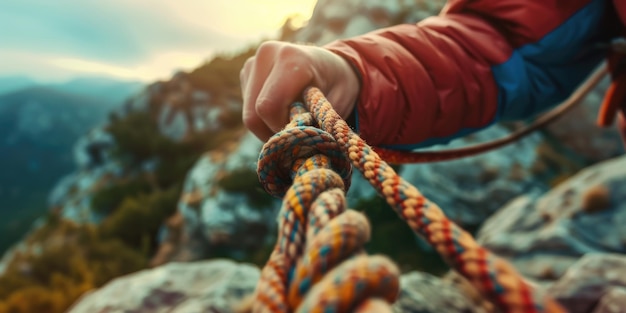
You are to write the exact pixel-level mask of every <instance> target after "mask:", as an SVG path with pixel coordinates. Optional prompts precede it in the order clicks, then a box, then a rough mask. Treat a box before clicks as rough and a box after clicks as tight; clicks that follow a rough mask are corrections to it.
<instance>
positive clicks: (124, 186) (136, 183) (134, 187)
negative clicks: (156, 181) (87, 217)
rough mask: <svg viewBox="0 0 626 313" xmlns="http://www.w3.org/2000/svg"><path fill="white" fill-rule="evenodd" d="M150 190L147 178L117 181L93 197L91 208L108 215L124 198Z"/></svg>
mask: <svg viewBox="0 0 626 313" xmlns="http://www.w3.org/2000/svg"><path fill="white" fill-rule="evenodd" d="M149 191H150V183H149V182H148V181H147V179H145V178H134V179H131V180H129V181H126V182H117V183H114V184H111V185H109V186H107V187H104V188H102V189H100V190H99V191H98V192H97V193H95V194H94V195H93V197H92V199H91V208H92V210H94V211H95V212H98V213H102V214H105V215H108V214H110V213H112V212H113V210H114V209H115V208H117V207H118V206H119V205H120V204H121V203H122V201H123V200H124V199H126V198H129V197H134V196H138V195H140V194H142V193H146V192H149Z"/></svg>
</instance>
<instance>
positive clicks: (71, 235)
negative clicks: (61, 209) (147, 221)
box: [0, 218, 147, 313]
mask: <svg viewBox="0 0 626 313" xmlns="http://www.w3.org/2000/svg"><path fill="white" fill-rule="evenodd" d="M35 239H37V240H36V241H35ZM26 242H27V243H31V245H32V243H33V242H36V245H37V247H39V248H38V249H35V250H32V249H31V250H30V251H27V252H21V253H20V254H19V255H17V256H16V257H15V258H13V260H12V261H11V262H9V263H8V264H7V268H6V271H5V272H4V273H3V275H1V276H0V313H4V312H7V313H27V312H44V313H57V312H65V311H66V310H67V309H68V308H69V307H70V306H71V305H72V304H73V303H74V302H75V301H76V299H78V298H79V297H80V296H81V295H82V294H83V293H85V292H86V291H88V290H91V289H93V288H97V287H100V286H102V285H104V284H105V283H107V282H108V281H110V280H111V279H113V278H115V277H118V276H122V275H125V274H128V273H131V272H134V271H137V270H139V269H141V268H144V267H145V266H146V263H147V260H146V258H145V257H143V256H142V255H141V254H139V253H137V252H136V251H134V250H131V249H129V248H128V247H127V246H125V245H123V244H121V243H120V242H119V241H118V240H115V239H103V238H101V237H99V236H98V235H97V232H96V230H95V228H94V227H93V226H86V225H77V224H74V223H72V222H69V221H66V220H60V219H55V218H49V219H47V220H46V222H45V224H44V225H43V226H42V227H41V228H40V229H39V230H37V231H35V232H34V233H33V234H32V235H31V236H29V238H28V240H27V241H26ZM34 251H36V252H34Z"/></svg>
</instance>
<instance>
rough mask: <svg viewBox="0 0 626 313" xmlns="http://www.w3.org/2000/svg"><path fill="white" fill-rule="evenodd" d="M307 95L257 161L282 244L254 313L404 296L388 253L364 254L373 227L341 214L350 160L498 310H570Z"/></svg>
mask: <svg viewBox="0 0 626 313" xmlns="http://www.w3.org/2000/svg"><path fill="white" fill-rule="evenodd" d="M304 95H305V103H306V110H305V108H303V107H302V105H301V104H296V105H294V106H293V109H292V113H291V122H290V123H289V125H287V127H286V128H285V129H284V130H283V131H281V132H279V133H278V134H276V135H275V136H274V137H272V138H271V139H270V140H269V141H268V142H267V143H266V144H265V146H264V148H263V150H262V152H261V155H260V157H259V163H258V174H259V179H260V180H261V182H262V183H263V185H264V186H265V189H266V190H267V191H268V192H269V193H270V194H272V195H274V196H278V197H284V198H283V205H282V208H281V211H280V215H279V237H278V242H277V244H276V247H275V249H274V251H273V253H272V254H271V256H270V259H269V261H268V263H267V264H266V266H265V267H264V268H263V271H262V274H261V280H260V282H259V284H258V286H257V289H256V298H255V303H254V305H253V311H254V312H292V311H295V312H354V311H358V312H365V311H366V310H368V308H371V310H372V312H384V311H383V310H382V309H378V307H379V306H381V305H382V304H381V300H384V301H386V302H392V301H393V300H394V298H395V296H396V295H397V292H398V280H397V275H398V270H397V268H396V267H395V266H394V265H393V264H392V263H391V262H389V261H388V260H387V259H385V258H383V257H367V256H365V255H363V253H362V245H363V243H364V242H365V241H366V240H367V238H368V236H369V225H367V222H366V221H365V219H364V218H363V217H362V216H360V215H359V214H358V213H356V212H352V211H349V210H345V208H344V207H345V198H344V190H347V186H348V183H349V179H350V172H351V169H350V166H349V164H347V161H346V157H347V158H348V159H349V161H350V162H351V164H352V165H353V166H354V167H356V168H357V169H358V170H359V171H360V172H361V173H362V174H363V176H364V177H365V178H366V179H367V180H368V181H369V182H370V183H371V184H372V186H374V188H375V189H376V190H377V191H378V193H379V194H380V195H381V196H382V197H384V198H385V199H386V201H387V202H388V203H389V205H390V206H391V207H392V208H393V209H394V210H395V211H396V213H398V215H399V216H400V217H401V218H402V219H403V220H404V221H406V223H407V224H408V225H409V226H410V227H411V229H412V230H413V231H414V232H415V233H416V234H418V235H420V236H422V237H423V238H424V239H425V240H426V241H427V242H428V243H429V244H430V245H431V246H433V247H434V248H435V249H436V250H437V251H438V253H439V254H440V255H441V256H442V257H443V259H444V260H445V261H446V262H447V263H448V264H449V265H450V266H451V267H452V268H453V269H455V270H456V271H458V272H459V273H460V274H461V275H463V276H464V277H465V278H466V279H467V280H468V281H469V282H470V283H471V284H472V285H473V286H474V287H475V288H476V289H477V290H479V291H480V292H481V293H482V294H483V295H484V296H485V297H486V298H487V299H489V300H491V301H492V302H493V303H494V304H495V305H496V306H497V307H498V308H499V309H500V310H501V311H503V312H565V311H564V310H563V309H562V308H561V307H560V306H559V305H558V304H557V303H556V302H555V301H554V300H552V299H551V298H549V297H547V296H541V295H540V294H538V292H537V290H535V289H533V288H532V286H531V285H529V284H528V283H527V282H526V281H525V280H524V279H523V278H522V276H521V275H520V274H518V273H517V272H516V271H515V269H514V268H513V267H512V266H511V265H510V264H509V263H508V262H506V261H505V260H503V259H501V258H498V257H497V256H495V255H493V254H491V253H490V252H489V251H487V250H486V249H485V248H483V247H481V246H480V245H478V243H476V241H475V240H474V238H473V237H472V236H471V235H470V234H469V233H467V232H465V231H464V230H463V229H461V228H460V227H458V226H457V225H456V224H454V223H453V222H451V221H450V220H449V219H447V218H446V217H445V215H444V213H443V211H442V210H441V209H440V208H439V207H438V206H437V205H436V204H435V203H433V202H430V201H429V200H428V199H426V198H425V197H424V196H423V195H422V194H421V193H420V192H419V191H418V190H417V189H416V188H415V187H414V186H412V185H411V184H410V183H408V182H406V181H405V180H404V179H402V178H401V177H400V176H398V175H397V174H396V173H395V172H394V170H393V169H392V168H391V167H390V166H389V165H388V164H387V163H386V162H384V161H383V160H382V159H381V158H380V157H379V156H378V154H377V153H376V152H374V151H373V150H372V148H371V147H370V146H368V145H367V144H366V143H365V142H364V141H363V140H362V139H361V138H360V137H359V136H358V135H356V134H355V133H354V132H352V131H351V129H350V127H349V126H348V125H347V124H346V122H345V121H343V120H342V119H341V118H340V117H339V115H338V114H337V113H336V112H335V111H334V110H333V109H332V106H331V105H330V103H329V102H328V101H327V100H326V98H325V97H324V95H323V94H322V93H321V91H320V90H318V89H317V88H308V89H307V90H306V91H305V94H304ZM307 112H311V113H310V114H309V113H307ZM314 126H317V127H319V129H318V128H316V127H314ZM344 156H345V157H344ZM342 212H343V213H342ZM357 216H360V217H357ZM359 220H360V221H359ZM348 221H350V222H348ZM390 244H392V243H390ZM341 261H344V263H342V264H340V265H338V264H339V262H341ZM335 266H336V267H335ZM366 299H367V300H366ZM357 303H360V304H361V306H359V304H357ZM357 308H358V309H357ZM359 310H362V311H359Z"/></svg>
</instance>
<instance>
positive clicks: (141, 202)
mask: <svg viewBox="0 0 626 313" xmlns="http://www.w3.org/2000/svg"><path fill="white" fill-rule="evenodd" d="M179 194H180V189H179V188H177V187H172V188H170V189H168V190H166V191H156V192H153V193H151V194H142V195H139V196H137V197H128V198H126V199H124V201H123V202H122V203H121V205H120V206H119V207H118V208H117V210H115V212H114V213H113V214H111V215H110V216H109V217H108V218H107V219H106V220H105V221H104V222H103V223H102V224H101V225H100V228H99V233H100V234H101V235H102V237H103V238H110V239H118V240H121V241H122V242H123V243H124V244H125V245H127V246H128V247H132V248H133V249H135V250H136V251H142V252H143V253H144V255H146V256H147V257H148V256H151V255H153V254H154V252H155V250H156V248H157V242H156V237H157V233H158V231H159V228H160V227H161V224H162V223H163V221H164V220H165V219H166V218H167V217H169V216H170V215H172V214H174V213H175V212H176V203H177V202H178V197H179Z"/></svg>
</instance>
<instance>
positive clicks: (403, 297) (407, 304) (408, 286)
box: [393, 272, 485, 313]
mask: <svg viewBox="0 0 626 313" xmlns="http://www.w3.org/2000/svg"><path fill="white" fill-rule="evenodd" d="M400 285H401V290H400V295H399V297H398V300H397V301H396V303H395V304H394V306H393V309H394V312H396V313H439V312H441V313H470V312H477V313H478V312H485V311H484V310H483V309H482V308H477V307H475V305H474V304H473V303H472V301H471V300H470V299H469V298H468V297H467V296H466V295H465V294H463V293H462V292H461V291H460V290H459V289H458V288H457V287H456V286H455V285H453V284H451V283H450V282H448V281H445V280H442V279H441V278H439V277H436V276H432V275H430V274H427V273H420V272H411V273H408V274H404V275H402V277H401V278H400Z"/></svg>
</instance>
